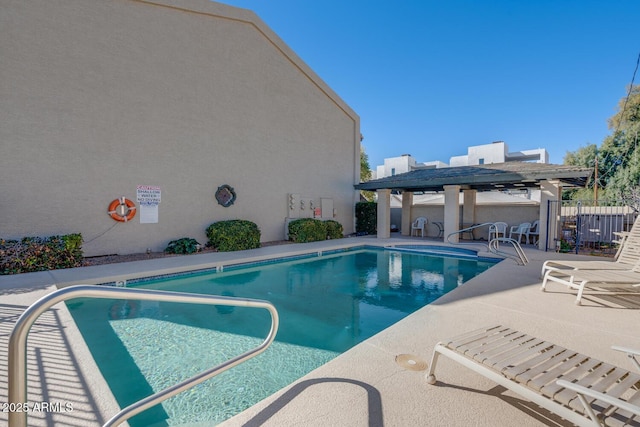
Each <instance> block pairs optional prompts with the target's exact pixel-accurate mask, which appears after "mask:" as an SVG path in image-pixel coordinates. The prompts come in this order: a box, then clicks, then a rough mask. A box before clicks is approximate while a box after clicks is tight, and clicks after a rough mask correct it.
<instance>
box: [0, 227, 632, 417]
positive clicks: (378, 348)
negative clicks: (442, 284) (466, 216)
mask: <svg viewBox="0 0 640 427" xmlns="http://www.w3.org/2000/svg"><path fill="white" fill-rule="evenodd" d="M407 241H408V239H407V238H404V237H394V238H390V239H375V238H368V237H365V238H352V239H343V240H340V241H326V242H316V243H309V244H298V245H284V246H271V247H264V248H260V249H257V250H253V251H245V252H242V253H213V254H203V255H192V256H185V257H175V258H165V259H156V260H149V261H136V262H130V263H123V264H111V265H102V266H94V267H85V268H81V269H69V270H57V271H51V272H41V273H30V274H24V275H20V276H0V293H1V294H2V297H3V299H2V306H3V311H2V312H3V319H2V323H0V327H1V328H2V330H3V334H2V336H3V338H2V340H0V347H1V348H2V350H1V353H0V354H1V356H0V364H2V366H3V369H2V372H1V373H0V384H1V385H0V400H2V401H5V402H6V401H7V389H6V365H7V363H6V341H7V339H8V333H9V330H10V328H11V326H12V324H13V322H14V321H15V319H16V317H17V315H18V314H19V313H20V312H21V311H22V310H23V309H24V308H26V307H27V306H28V305H29V304H31V303H32V302H33V301H35V300H36V299H37V298H39V297H40V296H42V295H44V294H46V293H48V292H50V291H51V290H53V289H54V284H58V285H64V284H71V283H88V282H91V281H92V280H96V279H97V278H104V277H107V276H108V277H110V278H119V277H120V278H121V277H130V275H134V274H141V275H145V274H149V272H156V273H157V272H158V271H161V272H168V271H183V270H187V269H192V268H194V267H198V266H200V267H201V266H202V265H211V264H216V263H225V262H230V261H233V260H234V259H236V260H237V259H239V258H241V259H243V260H247V261H251V260H258V259H264V258H270V257H274V256H284V255H290V254H293V253H296V252H298V253H299V252H301V251H309V250H313V251H316V250H325V249H329V248H335V247H345V246H351V245H358V244H371V245H392V244H397V243H407ZM411 241H412V242H414V241H416V242H417V241H421V242H422V241H425V240H422V239H412V240H411ZM430 243H432V242H430ZM525 251H526V253H527V256H528V257H529V260H530V263H529V264H528V265H527V266H518V265H516V264H515V262H513V261H511V260H505V261H503V262H501V263H499V264H498V265H496V266H495V267H493V268H491V269H490V270H488V271H487V272H485V273H483V274H482V275H480V276H478V277H476V278H474V279H472V280H471V281H469V282H467V283H466V284H465V285H464V286H462V287H459V288H457V289H455V290H454V291H452V292H450V293H449V294H447V295H445V296H444V297H442V298H440V299H439V300H437V301H436V302H434V303H432V304H430V305H428V306H426V307H425V308H423V309H421V310H419V311H417V312H415V313H414V314H412V315H410V316H409V317H407V318H406V319H404V320H402V321H401V322H399V323H397V324H396V325H394V326H392V327H390V328H388V329H386V330H385V331H383V332H381V333H379V334H378V335H376V336H374V337H372V338H371V339H369V340H367V341H366V342H364V343H362V344H360V345H358V346H356V347H354V348H353V349H351V350H349V351H348V352H346V353H344V354H342V355H341V356H339V357H337V358H336V359H334V360H332V361H331V362H330V363H328V364H326V365H324V366H322V367H320V368H318V369H316V370H315V371H313V372H311V373H310V374H308V375H307V376H305V377H303V378H302V379H300V380H299V381H298V382H296V383H295V384H293V385H291V386H290V387H288V388H286V389H284V390H282V391H280V392H279V393H277V394H275V395H273V396H270V397H269V398H267V399H265V400H264V401H262V402H260V403H259V404H257V405H255V406H254V407H252V408H250V409H249V410H247V411H245V412H243V413H241V414H239V415H237V416H236V417H234V418H232V419H230V420H228V421H226V422H225V423H223V425H224V426H239V425H247V426H254V425H255V426H257V425H265V426H289V425H305V426H326V425H334V426H357V425H363V426H365V425H368V426H383V425H386V426H408V425H448V426H467V425H478V426H496V425H504V426H507V425H515V424H517V425H521V426H537V425H550V426H553V425H566V422H564V421H563V420H560V419H558V418H557V417H556V416H554V415H553V414H550V413H548V412H546V411H543V410H541V409H540V408H538V407H536V406H535V405H533V404H531V403H529V402H527V401H525V400H523V399H522V398H521V397H519V396H517V395H514V394H512V393H510V392H505V389H503V388H502V387H500V386H497V385H496V384H494V383H492V382H491V381H489V380H486V379H485V378H483V377H481V376H479V375H477V374H475V373H473V372H471V371H469V370H467V369H465V368H463V367H462V366H460V365H458V364H456V363H453V362H451V361H450V360H448V359H446V358H441V359H440V362H439V365H438V372H437V374H438V380H439V382H438V384H437V385H435V386H430V385H428V384H427V383H426V381H425V378H424V374H425V372H426V371H424V370H411V369H407V368H406V366H403V365H401V364H398V363H396V360H395V359H396V356H397V355H400V354H411V355H414V356H415V357H416V358H419V359H420V360H424V361H426V362H427V363H428V362H429V361H430V357H431V351H432V349H433V346H434V345H435V343H437V342H438V341H439V340H441V339H444V338H447V337H450V336H454V335H457V334H459V333H462V332H465V331H468V330H471V329H475V328H477V327H480V326H485V325H491V324H505V325H509V326H510V327H513V328H515V329H518V330H521V331H523V332H527V333H528V334H531V335H535V336H538V337H540V338H544V339H547V340H549V341H552V342H555V343H558V344H561V345H563V346H565V347H567V348H571V349H574V350H576V351H579V352H582V353H587V354H589V355H591V356H593V357H596V358H599V359H601V360H603V361H607V362H610V363H612V364H615V365H618V366H621V367H625V368H631V366H630V363H629V361H628V360H626V357H625V356H624V355H623V354H621V353H617V352H613V351H611V350H610V346H612V345H616V344H617V345H624V346H629V347H635V348H640V335H639V334H638V332H637V319H638V311H637V310H638V309H640V293H635V294H629V295H625V296H615V297H614V296H604V295H601V296H597V297H596V296H594V295H593V294H589V295H588V296H587V297H586V298H585V300H584V301H583V305H582V306H579V307H578V306H575V305H574V299H575V294H574V293H573V292H570V291H567V290H566V289H565V288H564V287H561V286H553V285H552V286H551V288H550V289H549V291H548V292H546V293H543V292H540V290H539V285H540V283H541V279H540V277H539V276H540V268H541V266H542V263H543V262H544V261H545V260H547V259H550V258H555V259H587V260H588V259H589V257H585V256H575V255H568V254H556V253H552V252H542V251H538V250H534V249H531V248H530V247H529V248H527V247H525ZM38 325H39V326H37V327H36V328H34V330H33V331H32V334H31V339H30V341H29V343H30V347H31V346H34V349H35V352H32V353H30V354H31V355H32V356H31V357H34V358H31V357H30V358H29V374H30V377H29V401H30V402H41V401H63V402H71V403H72V404H73V408H74V410H73V411H72V412H66V413H56V414H51V413H49V414H47V413H36V414H30V417H29V421H30V422H29V425H34V426H46V425H52V423H55V424H58V425H83V426H89V425H100V424H101V423H103V422H104V421H105V420H106V419H108V418H109V417H110V416H112V415H113V414H114V413H115V412H117V410H118V407H117V405H116V404H115V401H114V400H113V398H112V396H111V393H110V391H109V390H108V388H107V386H106V384H105V383H104V380H103V379H102V377H101V375H100V374H99V372H98V371H97V367H96V366H95V364H94V362H93V360H92V358H91V356H90V355H89V353H88V350H87V348H86V346H85V345H84V343H83V341H82V338H81V337H80V334H79V332H78V331H77V329H76V327H75V325H74V323H73V321H72V320H71V318H70V316H69V314H68V312H67V310H66V308H65V307H64V306H63V305H57V306H56V307H55V309H53V310H51V312H50V313H48V314H46V315H45V316H43V317H42V318H41V320H40V322H39V323H38ZM35 357H37V358H38V359H37V360H36V359H35ZM42 377H46V378H47V379H48V381H47V383H46V384H42V383H41V382H40V381H39V380H38V378H42ZM6 415H7V414H0V420H2V421H3V422H4V421H5V420H6ZM3 417H4V418H3ZM203 425H204V424H203Z"/></svg>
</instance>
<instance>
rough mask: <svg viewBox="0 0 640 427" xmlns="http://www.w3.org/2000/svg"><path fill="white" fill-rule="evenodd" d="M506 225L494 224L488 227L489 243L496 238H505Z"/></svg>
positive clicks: (502, 223) (501, 223)
mask: <svg viewBox="0 0 640 427" xmlns="http://www.w3.org/2000/svg"><path fill="white" fill-rule="evenodd" d="M507 227H508V225H507V223H506V222H494V223H493V224H491V225H490V226H489V241H491V240H493V239H496V238H498V237H507Z"/></svg>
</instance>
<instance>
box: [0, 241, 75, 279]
mask: <svg viewBox="0 0 640 427" xmlns="http://www.w3.org/2000/svg"><path fill="white" fill-rule="evenodd" d="M82 260H83V254H82V235H81V234H67V235H65V236H51V237H25V238H23V239H22V240H19V241H18V240H2V239H0V274H19V273H29V272H33V271H45V270H56V269H60V268H72V267H80V266H82Z"/></svg>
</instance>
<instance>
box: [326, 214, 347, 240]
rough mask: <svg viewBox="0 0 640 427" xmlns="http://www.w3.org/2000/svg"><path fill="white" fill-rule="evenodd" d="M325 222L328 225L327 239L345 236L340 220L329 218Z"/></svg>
mask: <svg viewBox="0 0 640 427" xmlns="http://www.w3.org/2000/svg"><path fill="white" fill-rule="evenodd" d="M324 224H325V226H326V227H327V239H342V238H343V237H344V230H343V228H342V224H340V223H339V222H338V221H334V220H332V219H329V220H327V221H325V222H324Z"/></svg>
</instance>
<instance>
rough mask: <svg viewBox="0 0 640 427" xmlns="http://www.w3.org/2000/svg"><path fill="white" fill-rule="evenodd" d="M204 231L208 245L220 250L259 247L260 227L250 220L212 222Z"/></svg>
mask: <svg viewBox="0 0 640 427" xmlns="http://www.w3.org/2000/svg"><path fill="white" fill-rule="evenodd" d="M206 232H207V237H208V238H209V245H210V246H212V247H214V248H215V249H217V250H218V251H220V252H231V251H242V250H245V249H255V248H259V247H260V229H259V228H258V226H257V225H256V224H254V223H253V222H251V221H246V220H242V219H232V220H229V221H219V222H214V223H213V224H211V225H210V226H209V227H207V230H206Z"/></svg>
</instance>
